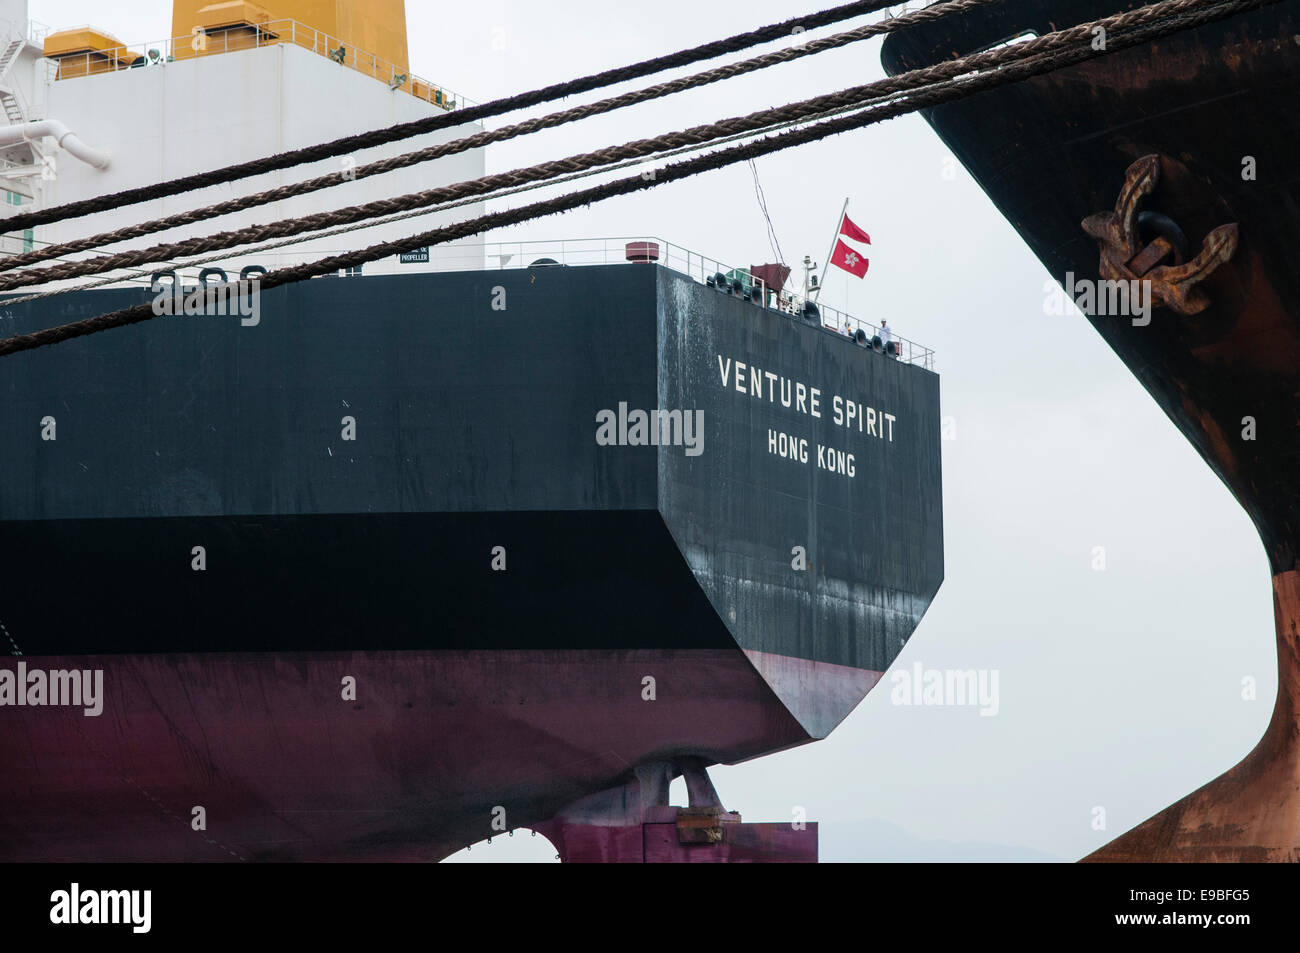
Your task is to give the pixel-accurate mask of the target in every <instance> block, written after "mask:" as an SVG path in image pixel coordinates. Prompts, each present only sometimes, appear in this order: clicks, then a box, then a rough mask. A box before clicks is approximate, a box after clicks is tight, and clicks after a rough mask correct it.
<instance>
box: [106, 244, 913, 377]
mask: <svg viewBox="0 0 1300 953" xmlns="http://www.w3.org/2000/svg"><path fill="white" fill-rule="evenodd" d="M354 250H355V248H354V247H347V246H339V245H333V244H331V243H328V242H321V243H313V244H312V246H311V248H310V249H309V250H304V249H299V250H297V251H296V252H288V253H286V252H281V251H277V252H272V253H269V254H263V255H258V254H256V253H248V252H234V253H232V254H231V256H230V258H229V259H227V260H226V261H225V263H224V264H223V267H225V268H227V269H229V270H231V271H232V272H234V273H238V271H239V269H240V268H241V267H242V266H244V265H249V264H259V265H262V266H263V267H266V268H270V269H275V268H283V267H286V266H292V265H299V264H303V263H305V262H309V261H314V260H316V259H318V258H320V257H323V256H326V255H339V254H343V253H345V252H349V251H354ZM628 263H645V264H656V265H662V266H664V267H665V268H670V269H672V270H673V271H675V272H678V273H679V274H683V275H686V276H688V277H689V278H691V279H693V280H694V281H697V282H699V283H700V284H703V285H713V286H714V287H718V285H719V282H718V276H719V275H721V276H722V282H721V285H722V288H721V290H722V291H724V292H726V293H729V294H733V293H735V292H734V291H732V290H731V288H732V286H733V285H734V284H735V283H737V282H738V283H739V289H738V290H739V293H740V295H741V296H742V297H743V298H745V299H746V300H748V301H750V302H751V303H752V304H753V306H754V307H762V308H766V309H769V310H774V311H779V312H782V313H785V314H789V315H790V316H791V317H795V318H800V319H802V318H803V315H804V311H805V306H806V304H807V302H806V300H805V298H804V296H803V295H801V294H798V293H791V292H790V291H787V290H785V289H783V290H782V291H781V292H780V293H777V292H775V291H774V290H773V289H771V288H769V287H768V286H767V284H766V283H765V282H764V281H762V280H761V279H760V278H758V277H756V276H754V275H753V274H752V273H751V271H750V269H749V268H747V267H743V268H742V267H735V266H732V265H730V264H727V263H726V262H724V261H722V260H720V259H717V258H712V257H710V256H708V255H702V254H700V253H698V252H695V251H691V250H690V249H688V248H685V247H683V246H681V245H676V244H673V243H672V242H668V241H664V240H663V239H661V238H655V237H653V236H646V235H636V236H625V237H622V238H584V239H573V238H568V239H557V240H554V241H522V242H477V241H466V242H457V243H452V244H446V245H434V246H431V247H428V248H422V249H417V250H415V251H413V252H409V253H407V254H405V255H394V256H391V257H389V258H386V259H383V260H381V261H376V262H370V263H368V264H366V265H364V266H362V267H359V268H356V269H353V270H352V271H349V272H344V273H342V275H343V277H347V276H349V275H362V274H365V275H380V274H411V273H421V272H430V271H432V272H450V271H479V270H484V269H486V270H489V271H496V270H499V269H500V270H504V269H514V268H541V267H548V266H558V265H568V266H578V267H581V266H584V265H611V264H628ZM180 271H181V275H182V277H183V278H185V279H192V278H193V277H194V275H192V274H190V272H191V271H193V272H194V274H197V266H193V267H191V268H182V269H180ZM140 280H141V281H143V279H140ZM128 283H129V281H128ZM146 283H147V282H146ZM816 305H817V312H818V321H819V323H820V325H821V329H820V331H819V333H834V334H836V335H837V336H842V337H843V338H844V341H845V344H846V345H849V344H850V339H851V338H853V337H855V336H856V334H857V332H858V331H859V330H860V331H862V332H863V333H864V334H865V335H866V339H867V341H870V340H871V339H872V338H873V337H875V336H876V335H878V334H879V333H880V327H879V326H878V325H875V324H872V323H871V322H869V321H864V320H862V319H861V318H856V317H854V316H853V315H850V314H847V313H845V312H844V311H841V310H839V309H838V308H834V307H831V306H830V305H827V304H823V303H821V302H820V301H818V302H816ZM846 326H847V327H848V329H849V332H848V334H847V335H846V334H845V331H844V328H845V327H846ZM891 331H892V329H891ZM893 341H894V343H895V344H896V345H897V348H898V354H897V357H898V360H900V361H902V362H904V363H907V364H915V365H918V366H920V367H924V368H925V369H926V370H930V371H932V370H934V368H935V360H934V351H933V350H932V349H930V348H928V347H925V346H924V345H921V344H918V343H917V342H915V341H912V340H910V339H908V338H905V337H901V336H899V335H898V334H896V333H895V334H893ZM853 346H855V347H856V346H857V345H856V344H854V345H853Z"/></svg>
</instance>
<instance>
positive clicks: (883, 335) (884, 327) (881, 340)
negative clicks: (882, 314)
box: [874, 318, 894, 354]
mask: <svg viewBox="0 0 1300 953" xmlns="http://www.w3.org/2000/svg"><path fill="white" fill-rule="evenodd" d="M874 343H876V344H877V345H878V346H879V347H882V348H884V350H885V353H886V354H893V353H894V331H893V329H892V328H890V326H889V322H888V321H886V320H885V319H884V318H881V319H880V333H879V334H877V335H876V340H875V342H874Z"/></svg>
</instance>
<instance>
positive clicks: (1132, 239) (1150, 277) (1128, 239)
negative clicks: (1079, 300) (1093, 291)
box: [1082, 155, 1238, 315]
mask: <svg viewBox="0 0 1300 953" xmlns="http://www.w3.org/2000/svg"><path fill="white" fill-rule="evenodd" d="M1159 180H1160V157H1159V156H1158V155H1149V156H1143V157H1142V158H1141V159H1138V160H1137V161H1136V162H1134V163H1133V164H1132V165H1130V166H1129V167H1128V170H1127V171H1126V172H1125V173H1124V187H1123V188H1122V189H1121V190H1120V193H1119V198H1118V199H1116V200H1115V211H1113V212H1099V213H1097V214H1096V215H1089V216H1088V217H1087V218H1085V219H1084V220H1083V222H1082V225H1083V230H1084V231H1085V232H1087V233H1088V234H1089V235H1091V236H1092V237H1093V238H1095V239H1096V240H1097V243H1098V245H1099V246H1100V248H1101V264H1100V273H1101V276H1102V277H1103V278H1106V279H1110V280H1112V281H1138V280H1142V281H1146V282H1149V284H1150V288H1151V301H1152V303H1153V304H1154V305H1157V306H1161V305H1162V306H1164V307H1167V308H1171V309H1173V310H1174V311H1175V312H1177V313H1178V314H1181V315H1193V314H1199V313H1200V312H1202V311H1204V310H1205V309H1206V308H1208V307H1209V306H1210V297H1209V295H1207V294H1206V293H1205V291H1204V289H1202V288H1199V287H1197V285H1198V283H1199V282H1201V281H1203V280H1204V279H1206V278H1208V277H1209V276H1210V275H1211V274H1212V273H1213V272H1214V270H1215V269H1216V268H1218V267H1219V266H1220V265H1222V264H1224V263H1225V262H1227V261H1229V260H1230V259H1231V258H1232V256H1233V255H1234V254H1235V253H1236V251H1237V232H1238V228H1237V223H1236V222H1232V223H1230V224H1227V225H1220V226H1219V227H1218V228H1216V229H1214V230H1213V231H1212V232H1210V233H1209V234H1208V235H1206V236H1205V240H1204V241H1203V242H1202V243H1201V250H1200V252H1199V253H1198V254H1197V255H1196V257H1195V258H1193V259H1192V260H1191V261H1187V262H1184V261H1183V260H1182V259H1183V257H1184V253H1183V252H1184V249H1183V248H1180V247H1178V246H1179V245H1180V244H1182V243H1185V239H1183V238H1182V232H1181V230H1179V228H1178V226H1177V225H1175V224H1174V223H1173V222H1172V221H1171V220H1170V219H1168V218H1166V217H1165V216H1163V215H1156V214H1154V213H1151V212H1143V213H1142V215H1141V216H1139V214H1138V205H1139V204H1140V203H1141V201H1142V199H1144V198H1145V197H1146V196H1148V195H1150V194H1151V192H1152V191H1153V190H1154V189H1155V187H1156V184H1157V183H1158V182H1159ZM1143 224H1152V225H1154V226H1155V227H1156V228H1157V229H1158V230H1159V231H1162V232H1164V233H1165V234H1161V235H1158V236H1157V237H1156V238H1155V239H1154V240H1153V241H1152V242H1150V243H1149V244H1147V245H1146V246H1141V245H1140V242H1141V238H1140V237H1139V236H1140V227H1139V226H1140V225H1143ZM1171 255H1172V256H1173V258H1174V262H1173V264H1161V263H1162V262H1164V261H1165V260H1166V259H1168V258H1169V257H1170V256H1171Z"/></svg>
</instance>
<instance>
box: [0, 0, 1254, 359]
mask: <svg viewBox="0 0 1300 953" xmlns="http://www.w3.org/2000/svg"><path fill="white" fill-rule="evenodd" d="M1277 2H1279V0H1217V2H1215V0H1166V3H1165V4H1157V5H1156V6H1163V7H1164V8H1165V9H1166V10H1167V11H1172V12H1171V13H1170V14H1168V15H1166V16H1164V17H1163V18H1161V19H1159V20H1158V21H1157V22H1154V23H1150V24H1148V25H1145V26H1141V27H1139V28H1137V29H1133V30H1126V31H1123V32H1118V33H1115V34H1113V35H1112V34H1111V32H1110V31H1109V30H1108V31H1107V39H1106V42H1105V44H1104V45H1103V47H1102V48H1101V49H1094V48H1093V46H1092V45H1091V44H1083V45H1076V46H1074V47H1072V48H1067V49H1064V50H1058V51H1055V52H1050V53H1041V54H1039V55H1036V56H1033V57H1031V58H1029V59H1026V60H1022V61H1019V62H1015V63H1011V64H1009V65H1006V66H1004V67H1003V68H1001V69H998V70H986V71H983V72H980V73H977V74H975V75H973V76H970V77H966V78H964V79H962V80H961V81H959V82H957V81H955V82H948V83H943V84H937V85H935V86H933V87H931V88H927V89H924V90H920V91H917V92H915V93H913V94H912V95H909V96H907V97H905V98H901V99H897V100H894V101H891V102H887V103H884V104H882V105H879V106H873V107H869V108H866V109H863V110H861V111H858V112H855V113H852V114H850V115H847V116H844V117H841V118H839V119H831V120H827V121H825V122H821V123H818V124H816V125H813V126H808V127H806V128H802V129H797V130H794V131H792V132H787V133H783V134H782V135H779V136H775V137H769V138H764V139H760V140H758V141H755V142H751V143H747V144H745V145H742V146H734V147H732V148H729V149H725V150H722V151H720V152H711V153H708V154H706V155H703V156H699V157H698V158H695V159H690V160H687V161H684V162H680V163H675V164H672V165H669V166H666V167H664V168H663V169H660V170H657V171H656V174H655V176H654V177H653V178H649V179H647V178H644V177H641V176H632V177H629V178H624V179H617V180H615V181H612V182H607V183H603V184H601V185H598V186H595V187H592V188H589V189H585V190H582V191H579V192H574V193H570V194H566V195H562V196H557V197H555V198H552V199H547V200H545V201H541V202H536V203H533V204H532V205H525V206H522V207H520V208H518V209H512V210H507V211H503V212H494V213H491V214H488V215H483V216H479V217H477V218H473V219H469V220H467V221H464V222H460V223H457V224H454V225H449V226H444V227H442V228H437V229H433V230H432V231H428V232H424V233H421V234H419V235H414V236H409V237H406V238H402V239H399V240H396V241H391V242H383V243H380V244H376V245H371V246H370V247H368V248H363V249H358V250H355V251H351V252H347V253H344V254H341V255H335V256H331V257H327V258H324V259H321V260H318V261H314V262H308V263H306V264H302V265H296V266H292V267H288V268H282V269H278V270H276V271H273V272H269V273H268V274H267V275H265V276H264V277H263V278H262V279H261V281H260V287H261V288H262V289H269V288H274V287H277V286H279V285H284V284H289V283H292V282H296V281H302V280H305V279H308V278H313V277H317V276H319V275H324V274H329V273H330V272H336V271H338V270H340V269H343V268H350V267H355V266H357V265H361V264H364V263H365V262H368V261H377V260H379V259H381V258H386V257H389V256H390V255H394V254H398V253H400V252H403V251H409V250H411V249H413V248H420V247H423V246H426V245H436V244H441V243H445V242H449V241H455V240H456V239H459V238H465V237H468V236H470V235H474V234H477V233H479V232H482V231H487V230H489V229H492V228H500V227H504V226H506V225H514V224H517V223H519V222H524V221H529V220H531V219H536V218H541V217H543V216H546V215H552V214H555V213H557V212H562V211H566V210H568V209H572V208H576V207H578V206H581V205H588V204H591V203H592V202H598V201H603V200H605V199H608V198H612V197H614V196H618V195H627V194H630V193H633V192H637V191H641V190H644V189H650V188H657V187H659V186H662V185H666V184H668V183H670V182H674V181H677V180H679V179H683V178H686V177H688V176H693V175H698V174H700V173H702V172H707V171H711V170H713V169H717V168H722V167H724V166H727V165H731V164H733V163H736V162H743V161H746V160H748V159H751V158H755V157H757V156H760V155H767V154H769V153H772V152H777V151H780V150H782V149H788V148H791V147H792V146H797V145H802V144H804V143H806V142H813V141H817V140H819V139H823V138H825V137H827V136H830V135H834V134H837V133H840V132H846V131H848V130H851V129H858V128H862V127H864V126H868V125H873V124H875V123H878V122H883V121H885V120H887V119H892V118H894V117H895V116H900V115H904V114H906V113H912V112H916V111H918V110H921V109H927V108H930V107H932V106H937V105H941V104H943V103H947V102H953V101H956V100H959V99H964V98H966V97H969V96H972V95H975V94H976V93H978V92H982V91H984V90H986V89H992V88H995V87H997V86H1002V85H1006V84H1008V83H1012V82H1019V81H1020V80H1023V79H1026V78H1028V77H1031V76H1037V75H1040V74H1043V73H1049V72H1053V71H1055V70H1058V69H1061V68H1063V67H1066V66H1070V65H1073V64H1075V63H1080V62H1083V61H1086V60H1090V59H1096V58H1098V57H1102V56H1107V55H1110V54H1111V53H1114V52H1117V51H1119V50H1123V49H1127V48H1129V47H1133V46H1137V45H1140V44H1142V43H1146V42H1149V41H1151V40H1153V39H1157V38H1159V37H1162V36H1167V35H1170V34H1172V33H1176V32H1180V31H1183V30H1187V29H1191V28H1193V27H1197V26H1201V25H1203V24H1206V23H1210V22H1213V21H1216V20H1221V19H1225V18H1227V17H1230V16H1234V15H1236V14H1238V13H1243V12H1246V11H1249V10H1253V9H1257V8H1259V7H1263V6H1268V5H1271V4H1273V3H1277ZM1143 9H1145V10H1151V9H1154V7H1150V8H1143ZM1138 12H1141V11H1133V13H1138ZM1131 15H1132V14H1126V15H1125V16H1131ZM1108 19H1111V20H1114V19H1116V18H1108ZM1105 22H1106V20H1100V21H1094V23H1091V24H1084V25H1081V26H1080V27H1075V28H1072V30H1073V31H1078V30H1083V31H1084V32H1085V33H1087V34H1088V35H1089V36H1091V35H1093V34H1092V30H1093V28H1095V27H1096V26H1097V25H1100V24H1102V23H1105ZM1130 22H1131V21H1130ZM1065 32H1070V31H1065ZM1051 35H1052V34H1049V35H1048V36H1051ZM1044 38H1046V37H1044ZM1020 45H1028V44H1020ZM1014 48H1015V47H1012V48H1010V49H1014ZM153 317H155V314H154V310H153V307H152V305H151V304H140V305H136V306H134V307H131V308H125V309H122V310H119V311H113V312H109V313H107V314H101V315H98V316H96V317H93V318H87V319H85V320H82V321H76V322H72V323H70V324H65V325H60V326H58V327H55V328H48V329H45V330H42V331H37V332H34V333H31V334H23V335H15V336H13V337H10V338H6V339H4V340H0V356H2V355H7V354H13V353H17V352H19V351H25V350H30V349H32V348H36V347H41V346H44V345H47V344H54V343H57V342H60V341H66V340H69V339H71V338H75V337H82V336H85V335H87V334H95V333H98V332H99V331H104V330H108V329H109V328H114V327H122V326H125V325H128V324H136V323H138V322H141V321H148V320H149V319H151V318H153Z"/></svg>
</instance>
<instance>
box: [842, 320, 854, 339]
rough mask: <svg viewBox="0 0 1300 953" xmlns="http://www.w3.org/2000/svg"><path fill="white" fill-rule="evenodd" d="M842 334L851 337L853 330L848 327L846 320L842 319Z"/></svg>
mask: <svg viewBox="0 0 1300 953" xmlns="http://www.w3.org/2000/svg"><path fill="white" fill-rule="evenodd" d="M844 333H845V334H847V335H848V336H849V337H853V328H852V327H850V326H849V319H848V318H845V319H844Z"/></svg>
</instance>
